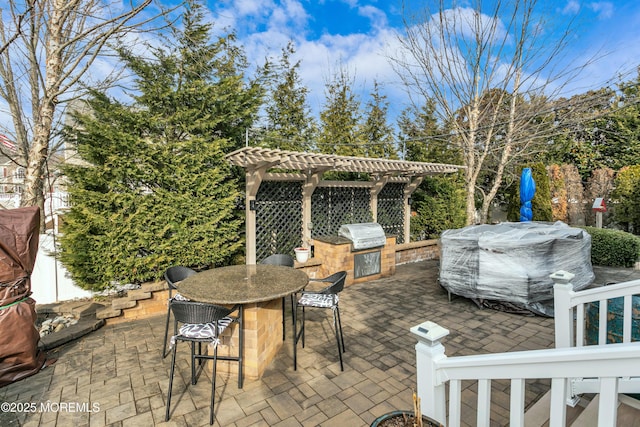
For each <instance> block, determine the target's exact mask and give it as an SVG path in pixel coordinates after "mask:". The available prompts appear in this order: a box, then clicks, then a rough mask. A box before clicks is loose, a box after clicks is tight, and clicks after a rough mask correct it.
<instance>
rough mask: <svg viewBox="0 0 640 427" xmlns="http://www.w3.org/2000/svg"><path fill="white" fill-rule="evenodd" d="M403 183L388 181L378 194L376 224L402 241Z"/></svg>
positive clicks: (398, 241)
mask: <svg viewBox="0 0 640 427" xmlns="http://www.w3.org/2000/svg"><path fill="white" fill-rule="evenodd" d="M403 204H404V184H402V183H397V182H394V183H388V184H387V185H385V186H384V187H383V188H382V191H380V194H378V218H377V219H378V221H377V222H378V224H380V225H381V226H382V229H383V230H384V232H385V233H387V234H393V235H395V236H396V243H404V206H403Z"/></svg>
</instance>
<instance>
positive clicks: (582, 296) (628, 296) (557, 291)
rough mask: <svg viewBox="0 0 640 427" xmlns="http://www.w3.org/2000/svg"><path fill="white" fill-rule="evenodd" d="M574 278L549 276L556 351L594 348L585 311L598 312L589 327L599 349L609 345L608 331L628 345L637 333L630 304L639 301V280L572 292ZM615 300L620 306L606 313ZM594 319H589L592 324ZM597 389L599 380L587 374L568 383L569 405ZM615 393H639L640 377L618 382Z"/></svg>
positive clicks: (565, 275) (565, 273)
mask: <svg viewBox="0 0 640 427" xmlns="http://www.w3.org/2000/svg"><path fill="white" fill-rule="evenodd" d="M573 277H574V275H573V274H571V273H567V272H563V271H560V272H557V273H554V274H553V275H551V278H552V279H553V280H554V282H555V285H554V287H553V292H554V311H555V318H554V324H555V341H556V348H567V347H585V346H587V345H588V344H592V345H595V343H594V342H588V339H587V332H588V331H586V325H587V312H588V310H596V309H597V310H598V316H597V318H598V324H597V327H595V326H592V328H594V327H595V329H596V330H597V344H598V346H604V345H609V343H608V342H607V339H608V336H609V334H608V332H607V331H610V332H612V333H613V334H614V335H615V337H616V339H618V340H620V341H621V342H623V343H630V342H631V341H632V337H633V336H632V335H633V334H632V333H633V332H635V333H636V334H637V333H638V331H637V330H636V331H634V330H633V328H634V318H633V313H634V307H633V302H634V301H633V300H634V296H638V297H640V280H631V281H628V282H622V283H616V284H612V285H607V286H601V287H597V288H592V289H585V290H582V291H578V292H575V291H574V290H573V285H572V284H571V280H572V279H573ZM617 298H621V299H622V304H619V303H618V304H616V305H615V306H613V310H609V308H610V306H612V304H613V301H611V300H613V299H617ZM596 302H597V303H598V306H597V308H596V306H595V305H590V304H592V303H596ZM618 302H619V300H618ZM620 309H621V310H620ZM612 317H613V318H617V319H615V320H616V322H615V324H614V325H613V326H611V325H609V323H610V322H611V321H612ZM594 318H595V316H593V315H591V316H590V320H591V321H593V320H594ZM620 325H622V329H621V330H616V328H618V329H619V326H620ZM636 329H637V325H636ZM636 336H637V335H636ZM594 338H595V336H593V334H592V336H590V340H591V341H595V339H594ZM596 372H597V371H596ZM598 388H599V379H598V378H597V377H594V375H589V374H587V375H586V376H585V377H584V378H573V379H571V382H570V389H569V395H568V399H569V403H570V404H572V405H575V403H577V401H578V395H580V394H582V393H597V390H598ZM618 391H619V392H621V393H638V392H640V377H638V376H635V377H634V376H632V375H629V376H628V377H627V378H623V379H622V380H621V381H620V384H619V389H618Z"/></svg>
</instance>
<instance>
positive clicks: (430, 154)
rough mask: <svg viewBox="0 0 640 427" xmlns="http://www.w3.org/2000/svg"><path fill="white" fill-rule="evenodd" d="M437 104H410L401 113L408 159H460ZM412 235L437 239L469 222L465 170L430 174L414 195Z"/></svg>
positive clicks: (399, 122)
mask: <svg viewBox="0 0 640 427" xmlns="http://www.w3.org/2000/svg"><path fill="white" fill-rule="evenodd" d="M433 109H434V104H433V102H432V101H428V102H427V103H426V104H425V105H424V106H422V108H420V109H416V108H411V107H410V108H408V109H406V110H404V111H402V113H401V114H400V117H399V119H398V128H399V129H400V132H399V134H398V135H399V137H398V139H399V140H400V141H401V142H402V144H403V151H404V155H405V158H406V160H409V161H416V162H434V163H436V162H437V163H451V164H455V163H457V162H459V160H460V156H459V154H458V150H457V148H453V147H451V146H450V145H449V142H448V138H446V137H445V136H444V135H443V133H444V132H443V130H442V128H441V127H440V125H439V124H438V122H437V120H436V118H435V114H434V111H433ZM412 199H413V202H412V210H413V212H415V215H413V216H412V217H411V236H412V239H415V240H423V239H436V238H438V237H439V236H440V233H442V231H444V230H448V229H453V228H459V227H462V226H464V225H465V221H466V214H465V193H464V179H463V175H462V174H461V173H457V174H452V175H434V176H427V177H425V178H424V181H423V182H422V183H421V184H420V186H419V187H418V189H416V191H415V192H414V193H413V195H412Z"/></svg>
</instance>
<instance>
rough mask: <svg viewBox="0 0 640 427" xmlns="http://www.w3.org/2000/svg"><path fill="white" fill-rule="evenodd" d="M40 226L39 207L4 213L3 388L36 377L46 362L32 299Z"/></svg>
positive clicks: (0, 219) (0, 287)
mask: <svg viewBox="0 0 640 427" xmlns="http://www.w3.org/2000/svg"><path fill="white" fill-rule="evenodd" d="M39 227H40V210H39V209H38V207H27V208H19V209H10V210H0V387H1V386H3V385H7V384H9V383H12V382H14V381H18V380H20V379H22V378H24V377H27V376H29V375H33V374H35V373H36V372H38V371H39V370H40V369H41V368H42V365H43V364H44V362H45V354H44V353H43V352H41V351H40V350H39V349H38V341H39V340H40V336H39V334H38V330H37V329H36V326H35V323H36V311H35V301H34V300H33V299H32V298H30V297H29V296H30V295H31V279H30V276H31V272H32V271H33V266H34V264H35V261H36V254H37V253H38V242H39V238H40V234H39Z"/></svg>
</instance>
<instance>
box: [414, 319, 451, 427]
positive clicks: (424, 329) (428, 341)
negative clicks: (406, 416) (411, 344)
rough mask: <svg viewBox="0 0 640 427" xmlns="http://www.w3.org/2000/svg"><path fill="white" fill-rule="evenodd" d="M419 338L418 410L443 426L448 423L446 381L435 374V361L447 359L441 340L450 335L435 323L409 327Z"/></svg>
mask: <svg viewBox="0 0 640 427" xmlns="http://www.w3.org/2000/svg"><path fill="white" fill-rule="evenodd" d="M411 332H412V333H413V334H414V335H416V336H417V337H418V343H417V344H416V377H417V383H418V384H417V385H418V389H417V393H418V397H419V398H420V411H421V412H422V414H423V415H426V416H427V417H430V418H432V419H434V420H436V421H438V422H440V423H441V424H443V425H447V420H446V417H447V412H446V395H445V384H444V383H441V382H440V381H439V380H438V378H437V376H436V372H437V368H438V362H440V361H441V360H443V359H446V357H447V356H446V355H445V354H444V346H443V345H442V344H441V343H440V340H441V339H442V338H444V337H446V336H447V335H449V330H447V329H445V328H443V327H442V326H440V325H438V324H436V323H434V322H424V323H421V324H420V325H417V326H414V327H413V328H411Z"/></svg>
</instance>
